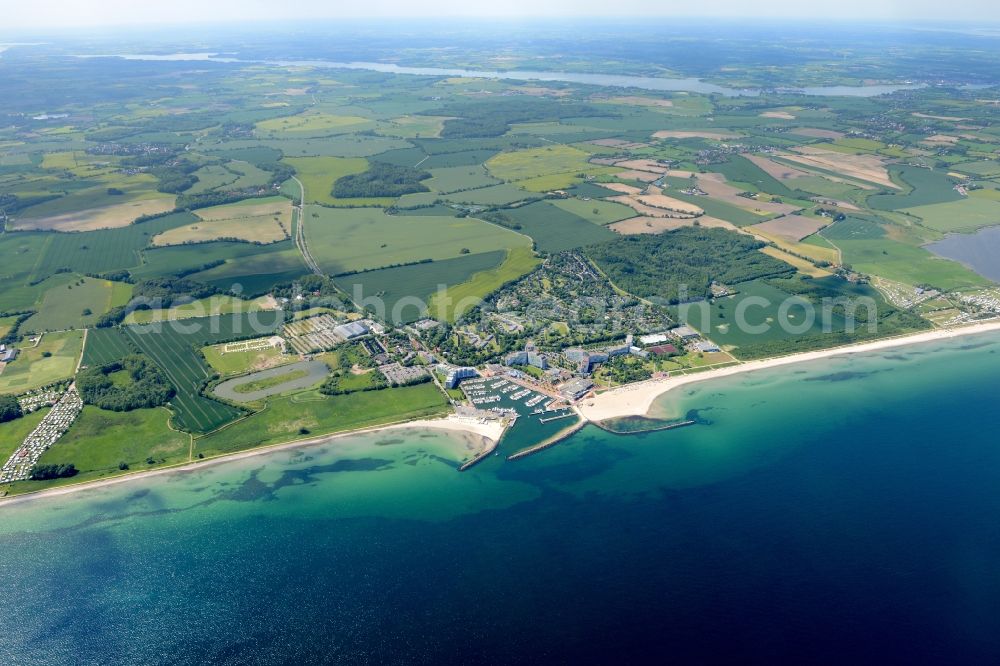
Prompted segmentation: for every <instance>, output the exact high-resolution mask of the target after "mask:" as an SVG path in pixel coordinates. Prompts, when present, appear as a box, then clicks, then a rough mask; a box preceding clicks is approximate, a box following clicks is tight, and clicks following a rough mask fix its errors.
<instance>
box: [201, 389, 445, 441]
mask: <svg viewBox="0 0 1000 666" xmlns="http://www.w3.org/2000/svg"><path fill="white" fill-rule="evenodd" d="M447 410H448V404H447V402H446V401H445V399H444V396H443V395H442V394H441V392H440V391H439V390H438V389H437V387H436V386H435V385H434V384H420V385H417V386H406V387H402V388H393V389H385V390H382V391H366V392H361V393H350V394H347V395H338V396H323V395H322V394H320V393H318V392H315V391H307V392H304V393H299V394H296V395H292V396H279V397H275V398H272V399H271V400H269V401H268V404H267V407H266V408H265V409H263V410H262V411H260V412H258V413H256V414H254V415H253V416H250V417H248V418H246V419H243V420H242V421H240V422H239V423H235V424H233V425H231V426H229V427H228V428H225V429H223V430H220V431H219V432H216V433H212V434H211V435H208V436H206V437H202V438H199V439H196V440H195V453H196V454H197V453H203V454H204V455H206V456H213V455H220V454H224V453H232V452H233V451H241V450H244V449H251V448H255V447H258V446H266V445H268V444H277V443H280V442H285V441H288V440H290V439H294V438H297V437H305V436H317V435H325V434H329V433H334V432H345V431H348V430H356V429H359V428H369V427H373V426H378V425H385V424H388V423H398V422H403V421H409V420H413V419H417V418H423V417H430V416H437V415H441V414H444V413H446V412H447ZM302 429H305V430H306V433H307V434H305V433H302Z"/></svg>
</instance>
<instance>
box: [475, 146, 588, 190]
mask: <svg viewBox="0 0 1000 666" xmlns="http://www.w3.org/2000/svg"><path fill="white" fill-rule="evenodd" d="M589 157H590V154H589V153H586V152H584V151H582V150H579V149H577V148H572V147H570V146H564V145H562V144H555V145H546V146H543V147H540V148H529V149H526V150H515V151H512V152H507V153H500V154H499V155H496V156H495V157H491V158H490V160H489V161H488V162H486V168H487V169H488V170H489V172H490V173H491V174H492V175H493V176H494V177H496V178H499V179H500V180H506V181H518V180H528V179H529V178H537V177H539V176H552V175H554V174H562V173H587V172H592V171H595V170H600V168H599V167H596V166H595V165H593V164H590V163H589V162H587V160H588V158H589Z"/></svg>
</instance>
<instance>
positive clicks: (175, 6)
mask: <svg viewBox="0 0 1000 666" xmlns="http://www.w3.org/2000/svg"><path fill="white" fill-rule="evenodd" d="M414 16H418V17H473V18H474V17H497V16H503V17H511V18H513V17H564V18H566V17H571V18H583V17H593V16H610V17H616V18H620V19H628V18H634V19H642V18H646V17H653V16H656V17H671V16H674V17H733V18H738V17H747V16H749V17H756V18H778V17H785V18H791V19H809V18H815V19H830V18H839V19H868V20H872V21H885V20H894V21H900V20H949V21H977V22H1000V2H997V0H962V2H941V0H813V1H811V2H810V0H698V1H696V2H691V0H683V1H678V0H612V1H610V2H609V1H608V0H506V1H505V0H493V1H492V2H482V1H476V0H363V1H361V2H358V1H357V0H351V2H342V1H338V0H293V1H292V2H275V0H153V1H150V0H28V1H25V0H0V17H3V18H2V26H0V30H2V31H3V32H5V33H8V34H9V32H10V31H11V30H14V29H18V28H31V29H38V28H45V27H50V28H60V29H63V28H70V27H88V28H92V27H103V26H114V25H131V24H164V23H206V22H227V23H230V24H232V23H234V22H238V21H240V20H246V21H251V20H252V21H266V20H277V21H296V20H298V21H302V22H308V21H314V20H321V19H336V18H344V17H354V18H375V19H377V18H404V17H414Z"/></svg>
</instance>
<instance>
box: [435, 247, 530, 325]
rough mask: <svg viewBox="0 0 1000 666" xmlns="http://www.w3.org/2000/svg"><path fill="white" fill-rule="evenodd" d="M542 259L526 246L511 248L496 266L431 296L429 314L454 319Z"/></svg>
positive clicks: (522, 275)
mask: <svg viewBox="0 0 1000 666" xmlns="http://www.w3.org/2000/svg"><path fill="white" fill-rule="evenodd" d="M539 264H541V259H539V258H538V257H536V256H535V253H534V252H532V251H531V249H530V248H527V247H515V248H512V249H511V250H510V251H509V252H508V253H507V256H506V257H505V258H504V260H503V263H502V264H500V266H499V267H497V268H494V269H490V270H485V271H483V272H481V273H476V274H475V275H473V276H472V278H471V279H469V280H468V281H466V282H462V283H461V284H457V285H455V286H453V287H449V288H448V290H447V292H446V293H444V294H441V295H437V296H434V297H433V298H432V299H431V302H430V314H431V316H432V317H433V318H435V319H438V320H440V321H448V322H453V321H455V320H457V319H458V318H460V317H461V316H462V315H463V314H465V312H467V311H468V309H469V307H470V306H471V305H476V304H478V303H479V302H480V301H482V300H483V299H485V298H486V297H487V296H489V295H490V294H492V293H493V292H495V291H497V290H498V289H500V288H501V287H503V286H504V285H505V284H508V283H510V282H513V281H514V280H518V279H520V278H522V277H524V276H525V275H527V274H528V273H530V272H531V271H533V270H535V269H536V268H538V266H539Z"/></svg>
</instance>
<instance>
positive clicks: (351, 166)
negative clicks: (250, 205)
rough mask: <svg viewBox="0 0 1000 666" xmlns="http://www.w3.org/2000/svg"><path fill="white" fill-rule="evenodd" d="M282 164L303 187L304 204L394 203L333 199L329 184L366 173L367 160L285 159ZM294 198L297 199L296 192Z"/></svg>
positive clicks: (381, 204) (382, 200)
mask: <svg viewBox="0 0 1000 666" xmlns="http://www.w3.org/2000/svg"><path fill="white" fill-rule="evenodd" d="M284 162H286V163H287V164H290V165H291V166H292V167H293V168H294V169H295V173H296V174H298V178H299V180H301V181H302V184H303V185H304V186H305V188H306V202H307V203H315V204H321V205H323V206H388V205H391V204H392V202H393V201H394V199H391V198H377V199H338V198H336V197H335V196H333V184H334V183H335V182H336V181H337V180H338V179H339V178H342V177H344V176H350V175H353V174H356V173H362V172H364V171H367V170H368V160H366V159H364V158H363V157H286V158H285V159H284ZM296 189H297V188H296ZM295 194H296V195H298V192H296V193H295ZM296 198H298V197H297V196H296Z"/></svg>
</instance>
